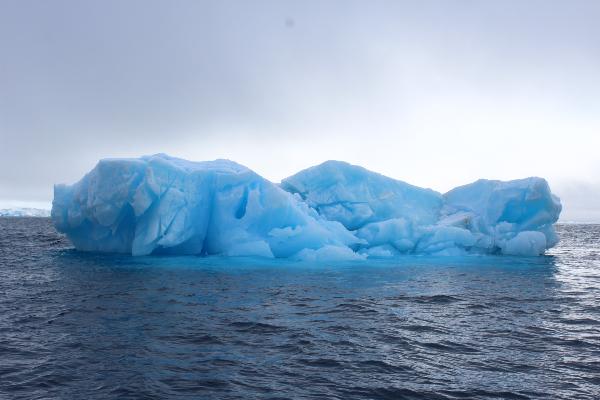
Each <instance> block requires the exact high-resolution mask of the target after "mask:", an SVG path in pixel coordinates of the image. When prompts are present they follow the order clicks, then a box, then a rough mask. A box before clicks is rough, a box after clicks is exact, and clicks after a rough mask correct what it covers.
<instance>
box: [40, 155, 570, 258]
mask: <svg viewBox="0 0 600 400" xmlns="http://www.w3.org/2000/svg"><path fill="white" fill-rule="evenodd" d="M560 211H561V205H560V200H559V199H558V198H557V197H556V196H554V195H553V194H552V193H551V192H550V188H549V186H548V184H547V183H546V181H545V180H544V179H542V178H527V179H522V180H516V181H508V182H501V181H490V180H479V181H477V182H474V183H472V184H470V185H466V186H461V187H459V188H456V189H453V190H451V191H450V192H448V193H446V194H441V193H438V192H436V191H434V190H431V189H423V188H420V187H417V186H413V185H410V184H408V183H405V182H402V181H399V180H395V179H392V178H389V177H386V176H384V175H381V174H377V173H375V172H371V171H369V170H367V169H364V168H362V167H359V166H354V165H351V164H348V163H344V162H340V161H327V162H325V163H323V164H321V165H318V166H315V167H312V168H308V169H306V170H304V171H301V172H299V173H297V174H295V175H293V176H291V177H289V178H286V179H284V180H283V181H282V182H281V184H280V185H278V184H275V183H273V182H270V181H268V180H267V179H265V178H263V177H261V176H260V175H258V174H256V173H255V172H253V171H252V170H250V169H249V168H247V167H245V166H242V165H240V164H237V163H235V162H233V161H229V160H215V161H202V162H192V161H186V160H182V159H178V158H174V157H170V156H168V155H165V154H156V155H152V156H144V157H141V158H135V159H133V158H132V159H104V160H101V161H99V162H98V164H97V165H96V166H95V167H94V169H92V170H91V171H90V172H89V173H88V174H86V175H85V176H84V177H83V178H82V179H81V180H80V181H79V182H77V183H75V184H73V185H70V186H69V185H63V184H61V185H55V187H54V200H53V203H52V213H51V216H52V221H53V223H54V226H55V227H56V229H57V230H58V231H59V232H62V233H64V234H66V236H67V237H68V238H69V239H70V240H71V242H72V243H73V244H74V246H75V247H76V248H77V249H78V250H82V251H99V252H117V253H127V254H132V255H136V256H137V255H149V254H173V255H183V254H186V255H202V256H204V255H220V256H228V257H234V256H258V257H268V258H290V259H295V260H306V261H329V260H360V259H365V258H387V257H397V256H400V255H402V254H433V255H463V254H473V253H475V254H507V255H540V254H543V253H544V251H545V250H546V249H547V248H549V247H551V246H553V245H554V244H556V243H557V240H558V239H557V236H556V234H555V232H554V228H553V224H554V222H556V220H557V219H558V216H559V214H560Z"/></svg>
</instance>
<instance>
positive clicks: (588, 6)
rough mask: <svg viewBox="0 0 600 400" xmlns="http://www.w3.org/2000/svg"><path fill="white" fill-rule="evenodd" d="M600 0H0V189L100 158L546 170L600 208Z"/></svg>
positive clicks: (467, 172) (31, 185) (0, 192)
mask: <svg viewBox="0 0 600 400" xmlns="http://www.w3.org/2000/svg"><path fill="white" fill-rule="evenodd" d="M598 21H600V2H599V1H595V0H589V1H578V0H569V1H560V0H554V1H535V0H519V1H512V0H502V1H487V0H480V1H468V0H462V1H452V0H443V1H427V0H424V1H410V2H409V1H397V0H393V1H378V0H369V1H367V0H365V1H352V0H344V1H335V0H329V1H328V0H324V1H310V0H303V1H283V0H282V1H229V0H218V1H217V0H215V1H201V0H194V1H186V0H177V1H150V0H144V1H136V0H127V1H122V0H117V1H115V0H104V1H86V0H73V1H61V0H54V1H51V2H50V1H42V0H38V1H31V0H14V1H13V0H0V208H2V207H10V206H19V205H20V206H39V207H50V202H51V201H52V191H53V184H54V183H73V182H75V181H77V180H78V179H79V178H81V177H82V176H83V175H84V174H85V173H86V172H87V171H89V170H90V169H91V168H93V167H94V165H95V164H96V162H97V161H98V159H101V158H106V157H137V156H140V155H145V154H154V153H168V154H170V155H172V156H177V157H182V158H186V159H191V160H212V159H216V158H228V159H232V160H235V161H237V162H239V163H242V164H244V165H246V166H248V167H250V168H252V169H254V170H255V171H256V172H258V173H259V174H261V175H263V176H265V177H266V178H268V179H270V180H273V181H280V180H281V179H282V178H285V177H286V176H289V175H291V174H293V173H295V172H297V171H299V170H301V169H304V168H307V167H309V166H312V165H315V164H318V163H321V162H323V161H325V160H328V159H337V160H344V161H348V162H350V163H353V164H359V165H362V166H364V167H366V168H368V169H371V170H374V171H377V172H380V173H383V174H385V175H388V176H391V177H393V178H396V179H401V180H404V181H407V182H409V183H412V184H415V185H419V186H424V187H430V188H433V189H435V190H438V191H440V192H445V191H447V190H449V189H451V188H452V187H455V186H458V185H462V184H466V183H469V182H472V181H474V180H476V179H478V178H489V179H503V180H506V179H516V178H522V177H527V176H541V177H544V178H546V179H547V180H548V182H549V183H550V186H551V188H552V190H553V192H555V193H556V194H557V195H559V196H560V197H561V199H562V203H563V214H562V220H571V221H580V222H585V221H595V222H600V155H599V153H600V73H599V71H600V23H598Z"/></svg>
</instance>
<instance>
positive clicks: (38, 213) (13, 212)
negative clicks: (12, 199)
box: [0, 207, 50, 218]
mask: <svg viewBox="0 0 600 400" xmlns="http://www.w3.org/2000/svg"><path fill="white" fill-rule="evenodd" d="M49 216H50V210H44V209H41V208H29V207H17V208H3V209H0V217H39V218H47V217H49Z"/></svg>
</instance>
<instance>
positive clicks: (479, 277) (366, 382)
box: [0, 218, 600, 400]
mask: <svg viewBox="0 0 600 400" xmlns="http://www.w3.org/2000/svg"><path fill="white" fill-rule="evenodd" d="M557 230H558V233H559V236H560V238H561V242H560V244H559V245H558V246H557V247H556V248H554V249H552V250H550V251H549V252H548V254H547V255H546V256H544V257H529V258H526V257H522V258H519V257H506V256H469V257H461V258H449V257H428V256H406V257H403V258H401V259H398V260H395V261H362V262H355V263H347V264H323V265H311V264H306V263H297V262H291V261H276V260H275V261H273V260H261V259H251V258H247V259H227V258H218V257H208V258H201V257H167V256H165V257H130V256H124V255H107V254H90V253H80V252H77V251H75V250H74V249H73V248H72V246H71V244H70V243H69V242H68V241H67V240H66V239H65V238H64V237H63V236H61V235H59V234H58V233H56V231H55V230H54V228H53V227H52V224H51V222H50V220H49V219H47V218H0V274H1V275H0V398H2V399H165V398H169V399H344V400H347V399H433V400H435V399H538V398H539V399H598V398H600V225H558V226H557Z"/></svg>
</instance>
